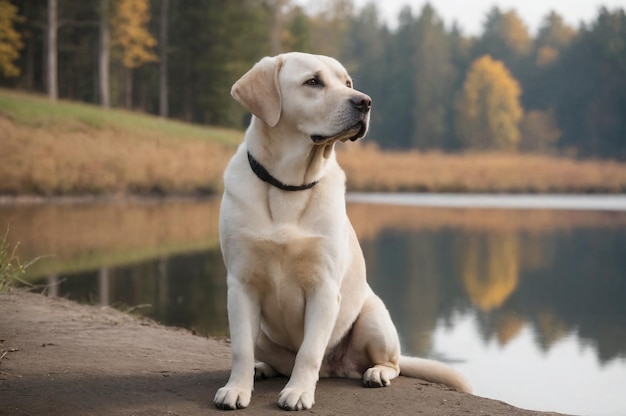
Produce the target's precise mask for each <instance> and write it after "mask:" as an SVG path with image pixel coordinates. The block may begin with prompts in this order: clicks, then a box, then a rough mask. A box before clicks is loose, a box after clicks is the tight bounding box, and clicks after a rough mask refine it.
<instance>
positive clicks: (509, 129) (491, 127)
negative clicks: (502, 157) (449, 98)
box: [456, 55, 523, 149]
mask: <svg viewBox="0 0 626 416" xmlns="http://www.w3.org/2000/svg"><path fill="white" fill-rule="evenodd" d="M520 94H521V88H520V86H519V84H518V82H517V81H516V80H515V79H514V78H513V77H512V76H511V74H510V73H509V70H508V69H507V68H506V66H505V65H504V64H503V63H502V62H500V61H497V60H494V59H493V58H491V56H489V55H485V56H483V57H481V58H479V59H477V60H476V61H474V63H472V65H471V66H470V68H469V71H468V73H467V77H466V79H465V82H464V84H463V88H462V90H461V93H460V96H459V98H458V101H457V125H456V127H457V134H458V136H459V138H460V139H461V140H462V141H463V142H464V143H465V144H466V145H467V146H468V147H471V148H475V149H515V148H516V147H517V145H518V142H519V140H520V130H519V123H520V121H521V119H522V116H523V109H522V107H521V105H520V102H519V97H520Z"/></svg>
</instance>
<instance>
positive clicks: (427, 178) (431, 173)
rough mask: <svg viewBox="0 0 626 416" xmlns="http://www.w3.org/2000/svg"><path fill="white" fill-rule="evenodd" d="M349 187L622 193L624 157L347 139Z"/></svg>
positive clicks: (344, 158) (344, 155)
mask: <svg viewBox="0 0 626 416" xmlns="http://www.w3.org/2000/svg"><path fill="white" fill-rule="evenodd" d="M338 159H339V162H340V164H341V166H342V167H343V168H344V170H345V171H346V175H347V178H348V189H349V190H353V191H356V190H359V191H379V192H407V191H408V192H487V193H497V192H500V193H503V192H511V193H620V192H625V191H626V163H618V162H614V161H601V160H575V159H571V158H565V157H557V156H547V155H540V154H517V153H503V152H501V153H497V152H484V153H461V154H446V153H440V152H427V153H425V152H419V151H403V152H398V151H383V150H380V149H378V148H377V147H376V146H375V144H374V143H372V142H370V143H367V142H366V143H364V144H359V143H356V146H355V143H351V144H347V145H345V146H342V147H341V151H340V152H339V154H338Z"/></svg>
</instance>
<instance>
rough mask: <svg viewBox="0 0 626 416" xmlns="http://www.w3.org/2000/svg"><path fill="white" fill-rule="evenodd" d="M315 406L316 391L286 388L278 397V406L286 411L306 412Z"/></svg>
mask: <svg viewBox="0 0 626 416" xmlns="http://www.w3.org/2000/svg"><path fill="white" fill-rule="evenodd" d="M313 404H315V389H313V390H306V389H298V388H288V387H285V388H284V389H283V391H281V392H280V395H279V396H278V406H279V407H280V408H281V409H284V410H305V409H310V408H311V407H313Z"/></svg>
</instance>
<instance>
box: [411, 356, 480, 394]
mask: <svg viewBox="0 0 626 416" xmlns="http://www.w3.org/2000/svg"><path fill="white" fill-rule="evenodd" d="M400 374H401V375H403V376H408V377H414V378H421V379H422V380H426V381H432V382H433V383H440V384H445V385H446V386H449V387H452V388H454V389H456V390H458V391H462V392H465V393H471V392H472V386H471V385H470V383H469V381H467V379H466V378H465V377H464V376H463V375H462V374H461V373H459V372H458V371H456V370H454V369H453V368H451V367H448V366H447V365H445V364H443V363H440V362H438V361H433V360H427V359H424V358H417V357H407V356H404V355H403V356H401V357H400Z"/></svg>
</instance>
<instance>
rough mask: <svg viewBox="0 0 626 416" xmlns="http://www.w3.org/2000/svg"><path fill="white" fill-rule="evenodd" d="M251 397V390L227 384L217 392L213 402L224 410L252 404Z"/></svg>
mask: <svg viewBox="0 0 626 416" xmlns="http://www.w3.org/2000/svg"><path fill="white" fill-rule="evenodd" d="M251 397H252V391H251V390H247V389H240V388H236V387H227V386H226V387H222V388H221V389H219V390H218V391H217V393H215V398H214V399H213V403H215V406H217V407H218V408H219V409H222V410H235V409H244V408H246V407H248V405H249V404H250V398H251Z"/></svg>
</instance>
